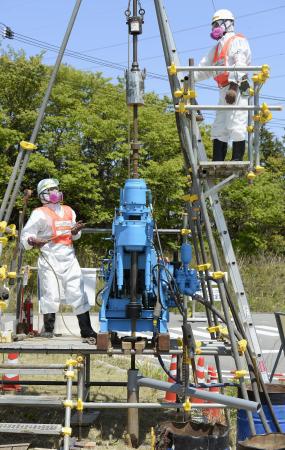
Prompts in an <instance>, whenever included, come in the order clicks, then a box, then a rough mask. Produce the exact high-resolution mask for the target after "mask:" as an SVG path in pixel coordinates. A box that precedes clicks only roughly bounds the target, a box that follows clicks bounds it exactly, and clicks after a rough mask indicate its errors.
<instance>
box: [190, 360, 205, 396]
mask: <svg viewBox="0 0 285 450" xmlns="http://www.w3.org/2000/svg"><path fill="white" fill-rule="evenodd" d="M196 376H197V382H198V383H205V358H204V356H199V358H198V362H197V365H196ZM199 390H203V388H199ZM191 401H192V403H206V401H205V400H202V399H201V398H197V397H193V398H192V399H191Z"/></svg>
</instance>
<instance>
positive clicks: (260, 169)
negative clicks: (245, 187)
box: [255, 166, 265, 175]
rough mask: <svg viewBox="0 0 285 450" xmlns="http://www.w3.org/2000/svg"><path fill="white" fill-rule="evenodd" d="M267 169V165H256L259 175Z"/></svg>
mask: <svg viewBox="0 0 285 450" xmlns="http://www.w3.org/2000/svg"><path fill="white" fill-rule="evenodd" d="M264 171H265V167H262V166H256V167H255V172H256V173H257V175H259V174H260V173H262V172H264Z"/></svg>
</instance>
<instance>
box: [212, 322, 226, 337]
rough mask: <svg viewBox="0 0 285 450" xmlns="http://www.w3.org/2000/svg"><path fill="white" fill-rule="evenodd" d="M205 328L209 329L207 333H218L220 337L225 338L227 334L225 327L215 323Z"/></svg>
mask: <svg viewBox="0 0 285 450" xmlns="http://www.w3.org/2000/svg"><path fill="white" fill-rule="evenodd" d="M207 330H208V331H209V333H219V335H220V336H221V338H227V337H228V336H229V332H228V329H227V327H222V326H221V325H215V326H213V327H208V328H207Z"/></svg>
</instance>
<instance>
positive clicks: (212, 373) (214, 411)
mask: <svg viewBox="0 0 285 450" xmlns="http://www.w3.org/2000/svg"><path fill="white" fill-rule="evenodd" d="M208 374H209V382H210V383H213V384H216V383H218V375H217V371H216V369H215V367H213V366H209V367H208ZM209 391H210V392H220V389H219V388H218V387H217V386H212V387H210V388H209ZM208 419H209V421H210V422H220V420H221V410H220V409H218V408H209V409H208Z"/></svg>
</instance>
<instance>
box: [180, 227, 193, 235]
mask: <svg viewBox="0 0 285 450" xmlns="http://www.w3.org/2000/svg"><path fill="white" fill-rule="evenodd" d="M180 233H181V236H190V235H191V230H189V229H188V228H182V230H181V231H180Z"/></svg>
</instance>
